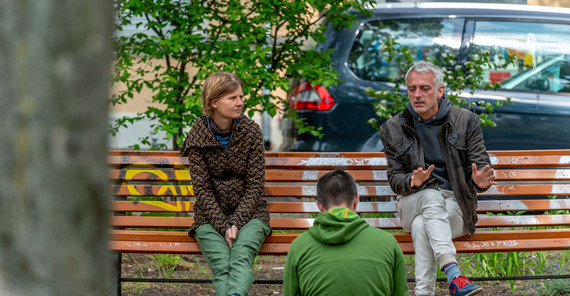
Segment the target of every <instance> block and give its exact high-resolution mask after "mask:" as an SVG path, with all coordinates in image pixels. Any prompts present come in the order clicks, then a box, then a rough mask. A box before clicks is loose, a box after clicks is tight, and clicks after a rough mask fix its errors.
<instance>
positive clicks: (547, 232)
mask: <svg viewBox="0 0 570 296" xmlns="http://www.w3.org/2000/svg"><path fill="white" fill-rule="evenodd" d="M110 233H111V240H113V241H147V242H192V243H197V242H196V239H195V238H193V237H190V236H188V233H187V232H186V231H152V230H111V232H110ZM301 233H302V232H298V233H273V234H271V235H270V236H268V237H267V239H265V242H267V243H291V242H292V241H293V240H294V239H296V238H297V237H298V236H299V235H301ZM391 234H392V235H393V236H394V237H395V238H396V240H397V241H398V242H400V243H401V242H411V241H412V237H411V235H410V234H409V233H405V232H393V233H391ZM554 238H568V231H567V230H566V229H525V230H503V231H500V232H499V231H485V230H479V231H476V232H475V234H474V235H473V237H469V236H463V237H459V238H457V239H455V240H454V241H456V242H459V241H482V240H523V239H554Z"/></svg>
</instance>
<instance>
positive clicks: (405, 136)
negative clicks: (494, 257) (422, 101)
mask: <svg viewBox="0 0 570 296" xmlns="http://www.w3.org/2000/svg"><path fill="white" fill-rule="evenodd" d="M380 138H381V139H382V143H383V144H384V152H385V153H386V158H387V160H388V181H389V183H390V187H391V188H392V191H394V192H395V193H396V194H398V195H409V194H412V193H415V192H418V191H420V190H423V189H426V188H432V189H437V187H438V182H439V181H438V180H437V179H436V178H435V177H433V176H430V177H429V179H428V180H427V181H425V182H424V184H422V185H421V186H419V187H412V186H411V185H410V180H411V177H412V175H413V173H412V172H413V171H414V170H415V169H417V168H419V167H422V168H424V169H426V166H425V162H424V151H423V146H422V141H421V140H420V137H419V135H418V133H417V132H416V131H415V129H414V122H413V118H412V114H411V112H410V111H409V110H407V109H406V110H404V111H402V112H400V113H399V114H398V115H396V116H394V117H393V118H391V119H390V120H388V121H387V122H386V123H384V124H383V125H382V127H381V129H380ZM439 140H440V143H441V148H442V150H443V156H444V158H445V165H446V167H447V173H448V176H449V181H450V183H451V188H452V189H453V193H455V198H456V199H457V202H458V204H459V207H460V208H461V211H462V212H463V222H464V223H465V226H466V227H467V229H468V234H469V235H473V233H474V232H475V223H477V214H476V209H477V192H483V191H485V190H486V189H488V188H486V189H481V188H478V187H477V185H475V182H474V181H473V179H472V177H471V174H472V169H471V164H472V163H475V164H476V165H477V168H478V169H479V170H480V169H481V168H482V167H484V166H485V165H489V166H490V165H491V161H490V159H489V155H488V154H487V151H486V149H485V143H484V142H483V133H482V131H481V126H480V124H479V119H478V117H477V116H476V115H475V114H473V112H471V111H469V110H466V109H461V108H457V107H451V109H450V110H449V113H448V114H447V118H446V120H445V122H444V123H443V125H442V126H441V130H440V132H439Z"/></svg>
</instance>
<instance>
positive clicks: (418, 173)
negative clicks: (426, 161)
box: [410, 164, 435, 187]
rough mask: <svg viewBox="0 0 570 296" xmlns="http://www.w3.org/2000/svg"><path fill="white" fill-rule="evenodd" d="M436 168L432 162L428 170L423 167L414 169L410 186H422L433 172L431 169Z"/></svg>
mask: <svg viewBox="0 0 570 296" xmlns="http://www.w3.org/2000/svg"><path fill="white" fill-rule="evenodd" d="M434 168H435V166H434V165H433V164H432V165H430V166H429V167H428V168H427V170H424V169H423V168H421V167H420V168H418V169H417V170H414V173H413V175H412V178H411V181H410V186H412V187H418V186H421V185H422V184H423V183H424V182H425V181H426V180H427V179H428V178H429V175H430V174H431V171H433V169H434Z"/></svg>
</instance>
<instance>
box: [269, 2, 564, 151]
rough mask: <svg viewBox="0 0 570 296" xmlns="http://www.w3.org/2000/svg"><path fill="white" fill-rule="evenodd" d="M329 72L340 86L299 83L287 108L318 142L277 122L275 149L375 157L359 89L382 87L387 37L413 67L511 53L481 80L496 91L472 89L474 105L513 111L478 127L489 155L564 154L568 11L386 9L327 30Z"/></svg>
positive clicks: (465, 6)
mask: <svg viewBox="0 0 570 296" xmlns="http://www.w3.org/2000/svg"><path fill="white" fill-rule="evenodd" d="M326 36H327V38H328V39H327V41H326V42H325V43H324V44H320V45H319V46H321V47H323V48H332V49H334V53H333V55H332V61H333V62H332V63H333V64H332V66H333V67H334V69H335V70H336V71H337V73H338V75H339V78H340V80H341V81H340V82H339V84H338V85H337V86H330V87H328V88H326V89H325V88H324V87H320V86H317V87H315V88H312V87H310V86H308V84H307V83H305V84H303V83H301V84H300V85H299V86H298V87H296V88H295V91H294V92H293V93H292V94H291V95H290V97H289V103H290V106H292V107H293V108H296V109H297V111H298V113H299V115H300V116H301V117H303V118H305V119H306V121H307V123H308V124H311V125H314V126H317V127H321V128H322V133H323V134H324V137H323V138H322V139H319V138H316V137H313V136H312V135H310V134H308V133H306V134H302V135H297V133H296V131H295V130H294V129H293V127H292V126H291V124H287V123H286V122H284V124H283V125H282V129H283V133H284V141H283V144H282V147H281V148H280V150H284V151H287V150H291V151H382V150H383V147H382V143H381V142H380V139H379V136H378V132H377V131H376V130H375V129H374V128H372V127H371V126H370V125H369V124H368V123H367V121H368V120H369V119H370V118H373V117H374V116H375V113H374V110H373V107H372V104H371V102H372V98H371V97H370V96H368V95H366V94H365V93H364V92H365V89H367V88H368V87H371V88H373V89H376V90H379V89H390V90H391V88H390V86H391V84H390V83H388V81H389V80H388V78H389V77H395V75H396V71H397V67H396V65H394V64H390V63H387V62H385V61H384V60H382V56H381V54H378V51H379V49H381V48H382V44H383V42H385V40H386V36H392V37H393V38H395V39H396V41H397V42H398V43H400V44H401V45H403V46H406V47H407V48H409V49H410V50H411V51H412V52H413V54H414V57H415V59H416V60H422V59H426V58H428V57H429V58H433V59H437V57H438V56H441V55H442V54H443V53H452V54H454V55H455V57H456V59H457V64H463V63H465V62H466V61H468V60H469V59H470V58H471V57H472V53H473V52H475V51H476V50H478V49H482V48H483V49H489V50H490V51H491V52H492V53H494V54H497V55H499V54H505V53H508V54H510V55H514V56H515V58H516V61H517V64H516V65H512V66H510V67H509V68H505V69H488V70H486V72H485V77H486V79H488V80H490V81H499V82H501V84H502V87H501V89H500V90H498V91H477V92H476V93H475V96H474V98H473V99H474V100H476V101H480V100H484V101H488V102H491V103H494V102H495V101H497V100H505V98H507V97H510V98H512V102H513V104H509V105H505V106H503V107H500V108H497V109H495V111H494V113H493V115H492V118H493V120H494V121H495V122H496V123H497V127H483V133H484V137H485V144H486V146H487V149H489V150H496V149H560V148H570V9H568V8H560V7H544V6H531V5H512V4H481V3H479V4H471V3H461V4H458V3H434V2H426V3H387V4H379V5H378V6H377V7H375V9H374V13H373V15H372V16H370V17H368V18H363V17H361V19H360V22H359V23H357V24H355V26H354V27H352V28H342V29H339V30H337V29H335V28H334V27H332V26H329V29H328V31H327V32H326Z"/></svg>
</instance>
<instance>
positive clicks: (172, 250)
mask: <svg viewBox="0 0 570 296" xmlns="http://www.w3.org/2000/svg"><path fill="white" fill-rule="evenodd" d="M398 244H399V246H400V248H401V249H402V251H403V253H404V254H414V248H413V244H412V243H411V242H401V243H398ZM454 245H455V248H456V250H457V252H459V253H486V252H525V251H535V250H542V251H546V250H570V240H568V239H560V238H554V239H515V240H507V241H504V240H498V241H475V240H474V241H455V242H454ZM290 246H291V244H289V243H269V242H268V243H264V244H263V245H262V246H261V250H260V252H259V254H261V255H286V254H287V252H288V251H289V247H290ZM109 248H110V249H111V250H112V251H117V252H124V253H168V254H200V253H201V251H200V248H199V247H198V243H196V242H145V241H110V243H109Z"/></svg>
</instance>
